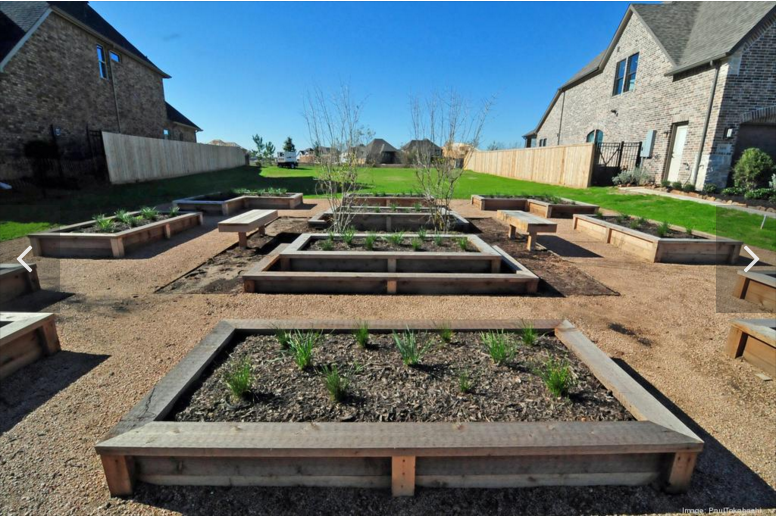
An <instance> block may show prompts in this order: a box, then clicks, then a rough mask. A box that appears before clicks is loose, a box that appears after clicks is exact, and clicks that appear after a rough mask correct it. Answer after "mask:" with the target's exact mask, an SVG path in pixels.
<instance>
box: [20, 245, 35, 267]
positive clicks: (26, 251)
mask: <svg viewBox="0 0 776 516" xmlns="http://www.w3.org/2000/svg"><path fill="white" fill-rule="evenodd" d="M30 251H32V246H29V247H28V248H27V249H25V250H24V252H23V253H22V254H20V255H19V257H18V258H17V259H16V261H17V262H19V263H21V264H22V267H24V268H25V269H27V272H32V269H30V266H29V265H27V264H26V263H24V260H22V258H24V255H25V254H27V253H29V252H30Z"/></svg>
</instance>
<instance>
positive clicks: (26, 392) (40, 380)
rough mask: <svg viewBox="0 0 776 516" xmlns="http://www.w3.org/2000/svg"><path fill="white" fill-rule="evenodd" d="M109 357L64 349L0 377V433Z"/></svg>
mask: <svg viewBox="0 0 776 516" xmlns="http://www.w3.org/2000/svg"><path fill="white" fill-rule="evenodd" d="M107 358H108V355H92V354H88V353H76V352H74V351H64V350H63V351H60V352H59V353H56V354H54V355H51V356H49V357H46V358H43V359H41V360H39V361H37V362H34V363H32V364H30V365H28V366H26V367H24V368H22V369H20V370H18V371H16V372H15V373H13V374H12V375H11V376H8V377H6V378H4V379H3V380H0V435H2V434H4V433H5V432H7V431H8V430H10V429H11V428H13V427H14V426H15V425H16V423H18V422H19V421H21V420H22V419H24V418H25V417H26V416H27V415H28V414H30V413H31V412H33V411H34V410H36V409H37V408H38V407H40V406H41V405H43V404H44V403H46V402H47V401H48V400H49V399H51V398H53V397H54V396H55V395H56V394H57V393H58V392H59V391H61V390H63V389H66V388H67V387H68V386H69V385H70V384H71V383H73V382H75V381H76V380H78V379H79V378H80V377H82V376H83V375H85V374H86V373H88V372H89V371H91V370H92V369H94V368H95V367H97V366H98V365H100V364H101V363H102V362H103V361H104V360H105V359H107Z"/></svg>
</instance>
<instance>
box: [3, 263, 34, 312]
mask: <svg viewBox="0 0 776 516" xmlns="http://www.w3.org/2000/svg"><path fill="white" fill-rule="evenodd" d="M29 266H30V269H32V271H31V272H27V269H25V268H24V267H22V266H21V264H18V263H16V264H13V263H2V264H0V303H5V302H7V301H11V300H12V299H16V298H17V297H19V296H23V295H25V294H30V293H32V292H35V291H37V290H40V280H39V279H38V266H37V265H36V264H34V263H31V264H29Z"/></svg>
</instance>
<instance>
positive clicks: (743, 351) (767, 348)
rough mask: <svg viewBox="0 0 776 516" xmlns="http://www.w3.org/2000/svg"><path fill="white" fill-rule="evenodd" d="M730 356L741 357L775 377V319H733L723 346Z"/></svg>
mask: <svg viewBox="0 0 776 516" xmlns="http://www.w3.org/2000/svg"><path fill="white" fill-rule="evenodd" d="M725 352H726V354H727V356H729V357H730V358H738V357H743V359H744V360H746V361H747V362H749V363H750V364H752V365H753V366H755V367H758V368H759V369H762V370H763V371H765V372H766V373H768V374H769V375H771V376H772V377H776V321H774V319H734V320H733V321H732V322H731V323H730V335H729V336H728V341H727V346H726V348H725Z"/></svg>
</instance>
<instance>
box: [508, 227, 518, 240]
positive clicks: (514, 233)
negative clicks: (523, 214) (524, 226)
mask: <svg viewBox="0 0 776 516" xmlns="http://www.w3.org/2000/svg"><path fill="white" fill-rule="evenodd" d="M516 236H517V231H516V230H515V226H509V239H510V240H514V239H515V237H516Z"/></svg>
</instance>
